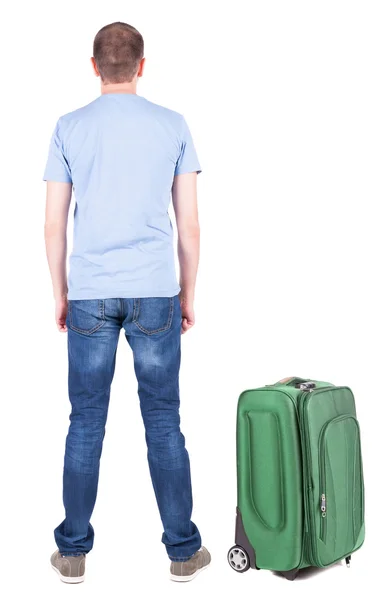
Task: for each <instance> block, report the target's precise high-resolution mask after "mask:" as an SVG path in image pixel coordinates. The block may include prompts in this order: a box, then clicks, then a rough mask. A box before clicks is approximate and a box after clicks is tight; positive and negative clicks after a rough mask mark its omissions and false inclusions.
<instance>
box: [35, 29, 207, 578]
mask: <svg viewBox="0 0 382 600" xmlns="http://www.w3.org/2000/svg"><path fill="white" fill-rule="evenodd" d="M92 64H93V68H94V71H95V73H96V75H97V76H100V78H101V96H100V97H99V98H97V99H96V100H94V101H93V102H91V103H90V104H89V105H87V106H85V107H83V108H80V109H79V110H76V111H74V112H72V113H70V114H67V115H65V116H64V117H61V118H60V119H59V120H58V123H57V125H56V128H55V131H54V133H53V137H52V140H51V145H50V150H49V156H48V161H47V165H46V170H45V174H44V180H45V181H47V182H48V184H47V204H46V224H45V238H46V248H47V256H48V262H49V267H50V272H51V277H52V283H53V290H54V297H55V302H56V323H57V326H58V329H59V330H60V331H62V332H66V331H67V332H68V356H69V397H70V402H71V405H72V411H71V415H70V427H69V432H68V436H67V440H66V451H65V461H64V481H63V483H64V493H63V498H64V505H65V519H64V521H63V522H62V523H61V524H60V525H59V526H58V527H57V528H56V529H55V539H56V543H57V546H58V550H57V551H56V552H55V553H54V554H53V556H52V558H51V563H52V566H53V568H54V569H55V570H56V571H57V572H58V574H59V575H60V578H61V580H62V581H64V582H66V583H78V582H81V581H83V580H84V573H85V558H86V554H87V553H88V552H89V551H90V550H91V549H92V546H93V537H94V532H93V528H92V526H91V524H90V518H91V515H92V512H93V508H94V504H95V500H96V494H97V486H98V474H99V462H100V456H101V451H102V442H103V437H104V433H105V424H106V418H107V411H108V404H109V396H110V386H111V382H112V379H113V374H114V366H115V356H116V350H117V344H118V338H119V333H120V330H121V328H123V329H124V332H125V335H126V339H127V341H128V343H129V345H130V347H131V349H132V351H133V355H134V367H135V373H136V377H137V380H138V393H139V399H140V406H141V411H142V417H143V421H144V425H145V429H146V441H147V447H148V460H149V467H150V474H151V478H152V482H153V486H154V491H155V495H156V499H157V503H158V508H159V511H160V515H161V519H162V523H163V528H164V533H163V537H162V541H163V543H164V544H165V546H166V549H167V552H168V555H169V557H170V559H171V561H172V562H171V567H170V573H171V578H172V579H174V580H175V581H188V580H190V579H192V578H193V577H195V575H196V574H197V573H198V572H200V571H201V570H202V569H203V568H205V567H206V566H208V564H209V563H210V555H209V553H208V551H207V550H206V549H205V548H203V547H202V548H201V538H200V534H199V531H198V529H197V527H196V525H195V524H194V523H193V522H192V521H191V511H192V491H191V478H190V466H189V458H188V454H187V450H186V449H185V444H184V437H183V435H182V433H181V432H180V428H179V423H180V419H179V383H178V380H179V377H178V376H179V367H180V337H181V333H184V332H186V331H187V330H188V329H189V328H190V327H192V325H193V324H194V311H193V301H194V289H195V280H196V273H197V267H198V258H199V225H198V215H197V202H196V177H197V173H199V172H200V166H199V163H198V159H197V156H196V152H195V149H194V146H193V143H192V138H191V135H190V132H189V129H188V127H187V125H186V122H185V120H184V119H183V117H182V116H181V115H179V114H178V113H175V112H173V111H170V110H168V109H165V108H162V107H160V106H157V105H155V104H152V103H151V102H148V101H147V100H146V99H144V98H143V97H140V96H138V95H137V94H136V87H137V80H138V78H139V77H141V75H142V73H143V68H144V58H143V39H142V36H141V35H140V33H139V32H138V31H137V30H136V29H134V28H133V27H131V26H130V25H127V24H125V23H112V24H111V25H107V26H106V27H103V28H102V29H101V30H100V31H99V32H98V34H97V35H96V37H95V40H94V57H93V58H92ZM72 189H74V191H75V198H76V207H75V213H74V243H73V251H72V254H71V256H70V272H69V279H68V282H67V276H66V228H67V218H68V211H69V205H70V201H71V196H72ZM171 194H172V199H173V204H174V209H175V215H176V221H177V228H178V234H179V242H178V255H179V262H180V285H179V284H178V282H177V280H176V274H175V266H174V253H173V239H172V238H173V236H172V226H171V222H170V219H169V215H168V212H167V211H168V206H169V202H170V198H171Z"/></svg>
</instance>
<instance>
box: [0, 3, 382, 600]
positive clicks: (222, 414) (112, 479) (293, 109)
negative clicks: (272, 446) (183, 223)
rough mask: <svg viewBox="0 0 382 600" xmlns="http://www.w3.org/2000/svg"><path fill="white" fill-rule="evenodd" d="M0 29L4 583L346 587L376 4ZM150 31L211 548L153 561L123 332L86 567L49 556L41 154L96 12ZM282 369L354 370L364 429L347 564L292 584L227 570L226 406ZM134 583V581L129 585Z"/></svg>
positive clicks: (188, 590)
mask: <svg viewBox="0 0 382 600" xmlns="http://www.w3.org/2000/svg"><path fill="white" fill-rule="evenodd" d="M9 6H10V5H8V7H7V8H5V7H3V8H2V9H1V11H2V13H3V14H2V16H1V21H2V35H1V57H2V60H1V66H0V70H1V86H2V89H3V91H2V94H1V105H2V110H1V121H2V123H1V155H2V161H1V163H2V167H3V169H2V173H3V174H2V179H1V182H2V219H1V233H2V235H1V244H2V253H1V256H2V261H1V265H2V267H1V269H2V273H1V283H2V294H1V302H2V311H1V312H2V323H1V341H2V351H3V354H2V367H3V369H2V378H1V381H2V385H1V388H2V413H1V424H2V427H1V465H2V467H1V500H0V501H1V505H2V509H1V528H0V533H1V536H0V539H1V542H0V547H1V552H2V553H4V557H3V559H2V561H1V581H2V586H3V587H4V586H6V585H7V584H9V588H10V589H9V591H8V592H7V594H6V596H5V597H7V598H8V597H9V598H10V597H13V596H15V597H22V596H24V597H26V596H27V597H30V596H36V597H37V596H38V597H40V598H43V599H45V598H52V597H54V598H64V597H65V598H69V597H75V598H86V599H88V598H101V597H104V596H107V597H110V598H111V597H121V598H124V597H136V594H137V593H139V592H140V593H142V595H143V596H147V597H149V596H150V597H156V598H166V599H167V598H175V597H176V598H178V597H184V598H194V597H195V596H196V597H201V598H210V597H211V596H212V597H214V596H221V595H225V594H227V595H229V596H231V597H241V598H250V597H254V596H255V595H256V596H257V597H259V595H262V596H264V595H270V596H271V597H273V596H276V594H277V596H278V597H279V596H280V594H282V595H283V597H284V598H292V597H293V598H296V597H298V598H303V597H304V598H305V597H307V596H309V597H310V598H318V597H320V598H322V597H323V596H325V595H327V594H330V596H334V595H341V596H342V595H343V596H344V597H347V598H353V597H354V598H355V597H356V596H357V597H359V595H360V594H361V593H362V592H364V590H365V587H366V586H367V585H370V584H372V583H374V584H376V583H377V578H378V573H377V571H378V568H380V565H379V555H380V552H381V547H380V546H381V545H380V539H381V533H382V532H381V526H380V524H381V514H382V513H381V507H382V495H381V484H380V476H381V446H380V435H381V433H380V432H381V429H380V423H381V421H380V419H381V403H382V397H381V384H380V372H381V342H380V340H381V333H382V331H381V299H382V298H381V293H380V277H381V269H380V261H381V247H380V233H379V232H380V202H381V170H380V165H381V158H382V156H381V148H382V144H381V139H382V135H381V134H382V131H381V129H382V120H381V106H382V87H381V74H380V73H381V56H382V41H381V40H382V38H381V35H380V32H381V25H382V22H381V21H382V18H381V17H382V15H381V3H380V2H378V1H376V2H373V1H369V0H362V1H358V2H355V1H352V0H346V1H345V0H344V1H339V0H330V1H327V0H320V1H309V0H301V1H292V0H289V1H285V0H284V1H278V2H277V1H273V0H264V1H249V0H248V1H244V0H236V1H235V2H225V1H220V2H218V1H207V0H204V1H203V0H193V2H186V1H180V0H178V1H175V0H174V1H170V0H161V1H160V2H159V1H154V0H153V1H151V2H149V1H145V2H144V1H142V2H138V1H135V2H127V1H123V2H122V1H113V0H109V1H108V2H88V1H82V2H81V1H80V0H77V1H76V2H74V1H73V0H66V2H61V3H57V2H51V1H49V2H48V1H41V0H40V1H39V0H35V1H34V2H26V1H24V2H18V3H15V4H12V5H11V6H12V8H9ZM115 20H122V21H126V22H128V23H131V24H133V25H135V26H136V27H137V28H138V29H139V30H140V31H141V32H142V34H143V36H144V38H145V42H146V57H147V65H146V72H145V76H144V78H143V80H142V81H141V84H140V89H139V93H141V94H142V95H143V96H145V97H147V98H149V99H151V100H153V101H155V102H157V103H160V104H164V105H166V106H168V107H170V108H173V109H175V110H177V111H179V112H182V113H183V114H184V115H185V116H186V119H187V120H188V123H189V125H190V128H191V130H192V133H193V136H194V139H195V144H196V146H197V149H198V152H199V155H200V160H201V162H202V165H203V169H204V172H203V174H202V175H201V176H200V177H199V198H200V220H201V227H202V258H201V265H200V276H199V281H198V289H197V303H196V311H197V324H196V326H195V328H194V330H193V331H191V332H190V333H188V334H187V335H186V336H185V337H184V338H183V367H182V374H181V384H182V424H183V430H184V433H185V435H186V439H187V444H188V449H189V452H190V455H191V461H192V474H193V488H194V520H195V521H196V523H197V524H198V526H199V528H200V530H201V532H202V535H203V542H204V543H205V545H206V546H207V547H208V548H209V549H210V550H211V553H212V557H213V564H212V566H211V568H210V569H209V570H208V571H206V572H205V573H203V574H201V575H200V577H198V578H197V579H196V580H195V581H194V582H192V583H190V584H187V585H181V586H180V585H179V584H174V583H171V582H170V581H169V580H168V567H169V564H168V560H167V556H166V554H165V550H164V547H163V546H162V545H161V543H160V536H161V532H162V529H161V523H160V520H159V517H158V514H157V509H156V505H155V501H154V495H153V492H152V489H151V482H150V478H149V473H148V468H147V464H146V449H145V441H144V432H143V426H142V423H141V417H140V413H139V406H138V401H137V395H136V382H135V379H134V374H133V369H132V358H131V354H130V351H129V349H128V346H127V344H126V343H125V340H124V339H122V338H121V345H120V348H119V354H118V364H117V370H116V375H115V380H114V384H113V389H112V401H111V407H110V413H109V420H108V425H107V434H106V440H105V444H104V453H103V460H102V466H101V477H100V487H99V497H98V502H97V506H96V509H95V512H94V517H93V520H92V522H93V525H94V527H95V529H96V538H95V547H94V550H93V552H92V553H91V554H90V555H89V557H88V564H87V580H86V582H85V584H83V585H80V586H72V587H70V586H65V585H64V584H61V583H60V582H59V580H58V578H57V576H56V575H55V574H54V573H53V571H51V569H50V566H49V557H50V554H51V552H52V551H53V550H54V540H53V536H52V530H53V528H54V527H55V526H56V525H57V524H58V523H59V521H61V520H62V518H63V509H62V505H61V472H62V463H63V449H64V440H65V435H66V431H67V427H68V414H69V408H70V407H69V402H68V399H67V393H66V377H67V375H66V337H65V335H62V334H59V333H57V332H56V329H55V324H54V320H53V308H54V307H53V302H52V293H51V288H50V281H49V277H48V271H47V267H46V264H45V256H44V245H43V221H44V196H45V186H44V184H43V183H42V181H41V179H42V172H43V168H44V164H45V159H46V153H47V148H48V143H49V138H50V135H51V132H52V130H53V127H54V125H55V122H56V120H57V118H58V117H59V116H60V115H62V114H64V113H66V112H69V111H71V110H73V109H75V108H77V107H79V106H81V105H84V104H86V103H88V102H90V101H91V100H92V99H93V98H94V97H96V96H97V95H98V94H99V88H98V85H99V82H98V80H97V79H96V78H95V77H94V76H93V75H92V72H91V70H90V65H89V60H88V59H89V57H90V56H91V53H92V40H93V37H94V35H95V33H96V32H97V31H98V29H99V28H100V27H102V26H103V25H105V24H106V23H109V22H112V21H115ZM288 375H299V376H306V377H311V378H315V379H324V380H329V381H333V382H334V383H336V384H347V385H349V386H350V387H352V388H353V391H354V393H355V396H356V399H357V406H358V415H359V419H360V422H361V427H362V434H363V451H364V470H365V481H366V502H367V506H366V508H367V514H366V519H367V533H366V542H365V545H364V547H363V548H362V549H361V550H360V551H359V552H358V553H357V554H356V555H354V557H353V562H352V567H351V569H345V568H344V567H338V566H336V567H333V568H331V569H327V570H326V571H324V572H320V573H319V574H314V575H312V576H310V577H303V578H301V579H299V580H296V581H295V582H294V583H290V582H288V581H286V580H284V579H281V578H279V577H276V576H275V575H273V574H272V573H271V572H265V571H260V572H255V571H250V572H248V573H246V574H245V575H239V574H237V573H234V572H233V571H232V570H231V569H230V568H229V566H228V564H227V562H226V552H227V550H228V548H229V547H230V546H231V545H232V544H233V542H234V517H235V506H236V474H235V412H236V402H237V397H238V395H239V393H240V392H241V391H242V390H243V389H245V388H251V387H257V386H260V385H263V384H269V383H272V382H274V381H276V380H278V379H280V378H281V377H285V376H288ZM134 588H135V592H134V591H133V590H134Z"/></svg>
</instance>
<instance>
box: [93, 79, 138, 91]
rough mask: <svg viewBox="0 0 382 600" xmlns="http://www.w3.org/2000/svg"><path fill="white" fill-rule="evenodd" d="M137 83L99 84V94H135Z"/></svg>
mask: <svg viewBox="0 0 382 600" xmlns="http://www.w3.org/2000/svg"><path fill="white" fill-rule="evenodd" d="M136 93H137V82H136V81H131V82H130V83H128V82H125V83H101V94H136Z"/></svg>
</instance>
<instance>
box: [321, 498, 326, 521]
mask: <svg viewBox="0 0 382 600" xmlns="http://www.w3.org/2000/svg"><path fill="white" fill-rule="evenodd" d="M321 516H322V517H326V496H325V494H322V495H321Z"/></svg>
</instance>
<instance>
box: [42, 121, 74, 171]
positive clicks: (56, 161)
mask: <svg viewBox="0 0 382 600" xmlns="http://www.w3.org/2000/svg"><path fill="white" fill-rule="evenodd" d="M43 179H44V181H58V182H62V183H72V176H71V173H70V167H69V164H68V161H67V159H66V158H65V155H64V151H63V145H62V139H61V136H60V121H58V122H57V125H56V127H55V129H54V132H53V135H52V138H51V140H50V146H49V153H48V160H47V162H46V167H45V171H44V177H43Z"/></svg>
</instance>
